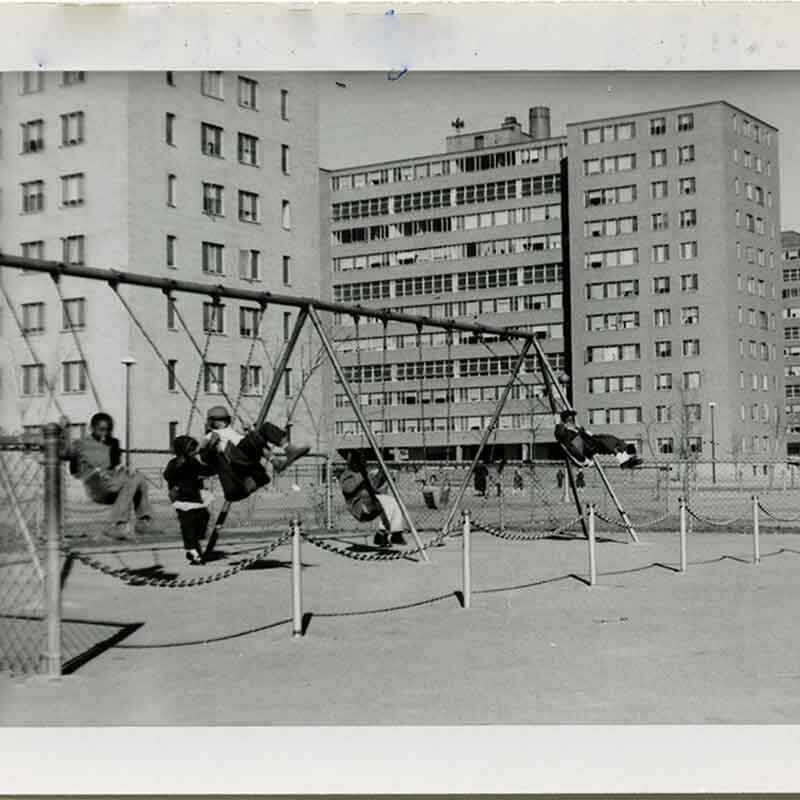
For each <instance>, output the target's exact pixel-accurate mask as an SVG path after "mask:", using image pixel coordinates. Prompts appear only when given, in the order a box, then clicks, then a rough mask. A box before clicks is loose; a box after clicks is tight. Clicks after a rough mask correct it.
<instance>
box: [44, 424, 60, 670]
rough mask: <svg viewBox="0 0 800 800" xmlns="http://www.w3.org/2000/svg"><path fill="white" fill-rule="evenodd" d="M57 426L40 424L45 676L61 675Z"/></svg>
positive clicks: (58, 445)
mask: <svg viewBox="0 0 800 800" xmlns="http://www.w3.org/2000/svg"><path fill="white" fill-rule="evenodd" d="M60 443H61V429H60V428H59V426H58V425H56V424H55V423H53V422H51V423H49V424H48V425H46V426H45V428H44V454H43V455H44V527H45V531H46V534H47V581H46V589H45V592H46V596H45V608H46V610H47V611H46V613H47V654H46V661H47V677H48V678H51V679H53V678H60V677H61V495H62V484H61V460H60V458H59V449H60Z"/></svg>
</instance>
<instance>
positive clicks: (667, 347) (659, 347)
mask: <svg viewBox="0 0 800 800" xmlns="http://www.w3.org/2000/svg"><path fill="white" fill-rule="evenodd" d="M655 354H656V358H672V342H668V341H660V342H656V343H655Z"/></svg>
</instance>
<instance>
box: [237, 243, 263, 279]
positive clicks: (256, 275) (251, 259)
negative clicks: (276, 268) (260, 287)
mask: <svg viewBox="0 0 800 800" xmlns="http://www.w3.org/2000/svg"><path fill="white" fill-rule="evenodd" d="M239 277H240V278H241V279H242V280H243V281H260V280H261V251H259V250H239Z"/></svg>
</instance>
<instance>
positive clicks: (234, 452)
mask: <svg viewBox="0 0 800 800" xmlns="http://www.w3.org/2000/svg"><path fill="white" fill-rule="evenodd" d="M206 430H207V431H208V433H207V434H206V436H205V438H204V439H203V442H202V444H201V445H200V450H199V455H200V458H201V459H202V460H203V462H205V463H207V464H209V465H211V466H214V467H215V469H216V471H217V474H218V475H219V481H220V484H221V486H222V491H223V493H224V494H225V499H226V500H228V501H230V502H236V501H237V500H244V498H246V497H249V496H250V495H251V494H252V493H253V492H255V491H256V490H257V489H259V488H261V487H262V486H266V485H267V484H268V483H269V482H270V478H269V475H267V471H266V469H265V468H264V465H263V464H262V463H261V460H262V458H266V460H267V461H269V462H270V463H271V464H272V468H273V469H274V470H275V471H276V472H279V473H280V472H283V471H284V470H285V469H286V468H287V467H288V466H289V465H291V464H293V463H294V462H295V461H297V459H298V458H302V457H303V456H304V455H307V454H308V452H309V450H310V449H311V448H309V447H307V446H295V445H291V444H289V436H288V434H287V433H286V431H284V430H282V429H281V428H279V427H278V426H277V425H273V424H272V423H271V422H265V423H264V424H263V425H261V426H260V427H259V428H257V429H254V430H251V431H249V432H248V433H240V432H239V431H237V430H236V429H235V428H233V427H232V425H231V415H230V413H229V412H228V410H227V409H226V408H225V407H224V406H214V407H213V408H211V409H210V410H209V412H208V414H207V415H206Z"/></svg>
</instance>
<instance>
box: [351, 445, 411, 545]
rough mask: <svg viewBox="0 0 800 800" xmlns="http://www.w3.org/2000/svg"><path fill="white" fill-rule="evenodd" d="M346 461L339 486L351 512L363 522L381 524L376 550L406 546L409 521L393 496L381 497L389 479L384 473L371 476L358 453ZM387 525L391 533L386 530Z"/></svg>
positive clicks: (373, 472) (378, 470)
mask: <svg viewBox="0 0 800 800" xmlns="http://www.w3.org/2000/svg"><path fill="white" fill-rule="evenodd" d="M346 459H347V467H346V468H345V469H344V471H343V472H342V474H341V475H340V476H339V486H340V488H341V490H342V495H343V496H344V499H345V502H346V503H347V510H348V511H349V512H350V513H351V514H352V515H353V516H354V517H355V518H356V519H357V520H358V521H359V522H372V521H373V520H379V524H378V532H377V533H376V534H375V539H374V544H375V545H376V546H378V547H386V546H387V545H388V544H389V543H390V541H391V544H405V543H406V540H405V538H404V537H403V533H404V531H405V520H404V518H403V512H402V511H401V510H400V506H399V505H398V504H397V500H395V499H394V497H392V495H390V494H384V493H381V494H378V490H379V489H380V488H381V487H383V485H384V484H385V483H386V476H385V475H384V474H383V472H382V471H381V470H380V469H376V470H373V471H372V473H371V474H370V473H369V472H368V471H367V465H366V464H365V463H364V459H363V458H362V457H361V455H360V454H359V453H358V451H356V450H351V451H350V452H349V453H347V455H346ZM387 523H388V525H389V531H387V530H386V524H387ZM390 534H391V540H390V538H389V537H390Z"/></svg>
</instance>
